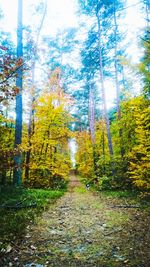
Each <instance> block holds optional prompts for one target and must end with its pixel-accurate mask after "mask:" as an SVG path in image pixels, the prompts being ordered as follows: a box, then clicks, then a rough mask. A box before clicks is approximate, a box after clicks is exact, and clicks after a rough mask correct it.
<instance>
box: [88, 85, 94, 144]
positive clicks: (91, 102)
mask: <svg viewBox="0 0 150 267" xmlns="http://www.w3.org/2000/svg"><path fill="white" fill-rule="evenodd" d="M93 89H94V88H93V84H91V85H90V91H89V125H90V133H91V140H92V144H93V145H94V144H95V111H94V92H93Z"/></svg>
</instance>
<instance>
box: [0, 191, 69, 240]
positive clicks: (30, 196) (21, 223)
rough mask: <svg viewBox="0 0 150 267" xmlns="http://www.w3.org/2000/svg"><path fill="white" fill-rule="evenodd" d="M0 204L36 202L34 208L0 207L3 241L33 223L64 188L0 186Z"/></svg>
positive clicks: (16, 234) (10, 204) (59, 195)
mask: <svg viewBox="0 0 150 267" xmlns="http://www.w3.org/2000/svg"><path fill="white" fill-rule="evenodd" d="M0 190H1V194H0V205H6V206H14V205H16V204H17V203H19V202H22V205H23V206H27V205H29V204H32V203H36V204H37V206H36V208H22V209H18V210H16V209H6V208H2V207H0V212H1V216H0V224H1V227H0V229H1V230H0V236H1V238H2V239H3V242H4V241H6V242H8V241H9V239H12V237H13V236H18V235H19V236H21V235H22V234H24V233H25V231H26V227H27V226H28V225H29V224H31V223H34V221H35V219H36V217H37V216H39V215H40V214H41V212H42V211H43V209H46V208H47V207H48V205H49V204H50V203H53V202H54V201H55V200H56V199H57V198H59V197H61V196H62V195H63V194H64V192H65V190H56V191H52V190H43V189H24V188H20V187H17V188H16V187H12V186H9V187H8V186H7V187H4V186H3V187H1V188H0Z"/></svg>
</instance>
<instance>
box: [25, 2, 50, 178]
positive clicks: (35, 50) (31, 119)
mask: <svg viewBox="0 0 150 267" xmlns="http://www.w3.org/2000/svg"><path fill="white" fill-rule="evenodd" d="M46 11H47V2H45V6H44V10H43V14H42V19H41V22H40V25H39V28H38V32H37V36H36V41H35V44H34V47H33V49H32V52H33V55H32V57H33V59H32V67H31V76H32V78H31V92H30V93H31V107H30V114H29V123H28V144H29V149H28V150H27V152H26V163H25V179H26V181H28V179H29V165H30V156H31V137H32V134H33V131H34V129H32V128H34V102H35V67H36V61H37V56H38V45H39V38H40V33H41V30H42V27H43V23H44V20H45V16H46Z"/></svg>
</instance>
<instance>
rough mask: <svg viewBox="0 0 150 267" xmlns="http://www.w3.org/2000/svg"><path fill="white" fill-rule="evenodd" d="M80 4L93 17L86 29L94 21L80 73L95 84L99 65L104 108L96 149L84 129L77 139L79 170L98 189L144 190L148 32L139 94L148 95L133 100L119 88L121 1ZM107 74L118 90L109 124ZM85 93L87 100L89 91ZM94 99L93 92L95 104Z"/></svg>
mask: <svg viewBox="0 0 150 267" xmlns="http://www.w3.org/2000/svg"><path fill="white" fill-rule="evenodd" d="M79 4H80V7H81V9H82V12H83V13H85V14H88V15H89V17H91V18H92V23H91V22H90V23H89V25H90V26H89V27H91V24H92V26H93V25H94V26H93V28H92V27H91V28H90V30H89V32H88V36H87V39H86V41H85V42H84V47H83V51H82V53H81V59H82V65H83V66H84V68H83V69H84V70H86V72H85V71H84V72H83V75H84V76H83V77H88V78H89V77H92V79H91V81H92V82H93V81H94V82H95V84H96V85H97V78H98V69H99V71H100V81H101V96H102V105H103V110H102V113H101V118H100V117H99V120H98V121H95V146H94V153H91V151H92V150H93V148H92V142H90V138H89V136H90V135H89V133H88V128H87V130H86V129H84V131H83V132H82V133H80V135H79V136H78V138H77V142H78V152H77V169H78V170H79V172H80V173H83V175H86V176H87V179H88V181H91V182H94V181H97V184H98V185H99V187H101V188H105V189H108V188H116V187H117V188H119V187H131V186H135V187H137V188H139V189H148V188H149V182H148V175H149V163H148V162H149V152H148V151H149V145H150V140H149V134H148V127H149V126H148V125H149V119H148V117H149V115H148V113H149V111H148V110H149V109H148V108H147V107H148V103H149V100H148V96H149V89H150V86H149V30H148V31H147V32H146V34H145V37H144V38H142V39H143V45H144V48H145V52H144V56H143V59H142V61H141V63H140V65H139V66H140V72H141V74H142V76H143V92H142V94H144V95H145V97H146V98H147V99H146V98H144V97H143V96H139V97H135V98H132V94H130V96H129V95H128V97H126V98H123V99H122V97H121V96H122V93H121V91H120V88H122V85H123V82H122V77H123V75H122V70H123V67H122V65H121V64H122V63H121V61H120V59H122V58H123V53H124V49H121V48H120V47H121V46H120V42H121V39H122V36H121V34H120V32H119V27H118V26H119V25H118V22H119V16H118V14H119V10H123V1H96V0H95V1H90V0H89V1H86V3H85V1H79ZM96 25H97V26H96ZM96 29H97V30H96ZM85 44H86V46H85ZM90 73H92V74H93V76H92V75H90ZM106 78H109V79H111V80H113V82H114V86H115V88H116V114H114V116H113V117H112V118H111V123H110V121H109V117H108V111H107V108H106V97H105V94H106V91H107V90H108V89H107V87H106V84H105V81H106ZM89 80H90V78H89ZM89 80H88V82H89ZM85 81H86V80H85ZM89 83H90V82H89ZM87 88H88V87H87ZM124 90H125V88H124ZM85 92H86V91H85ZM87 92H88V91H87ZM86 97H89V98H90V90H89V95H88V94H86ZM96 98H97V94H95V102H96ZM146 114H147V119H146ZM104 121H105V124H104ZM81 136H82V138H83V139H84V143H82V141H81V140H82V138H81ZM144 140H145V141H144ZM144 143H145V147H144V146H143V144H144ZM109 155H111V158H110V156H109ZM90 159H91V160H90ZM93 162H94V165H93ZM112 170H113V173H112Z"/></svg>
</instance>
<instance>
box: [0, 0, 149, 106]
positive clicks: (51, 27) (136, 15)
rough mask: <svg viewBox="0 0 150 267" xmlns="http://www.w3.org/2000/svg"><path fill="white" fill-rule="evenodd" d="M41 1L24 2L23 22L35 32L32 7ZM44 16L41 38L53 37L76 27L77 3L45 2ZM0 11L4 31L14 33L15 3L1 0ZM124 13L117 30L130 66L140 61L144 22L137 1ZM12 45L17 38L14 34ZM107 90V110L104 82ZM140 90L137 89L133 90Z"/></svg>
mask: <svg viewBox="0 0 150 267" xmlns="http://www.w3.org/2000/svg"><path fill="white" fill-rule="evenodd" d="M38 2H39V3H40V1H35V0H25V1H23V5H24V9H23V20H24V25H30V26H31V27H32V28H33V29H34V30H35V29H36V28H37V25H39V21H40V15H36V13H35V12H36V11H35V4H36V5H37V4H38ZM47 4H48V7H47V16H46V19H45V22H44V25H43V28H42V34H44V35H46V36H55V35H56V33H57V31H58V30H63V29H64V28H68V27H77V25H78V19H77V16H76V11H77V1H76V0H55V1H52V0H47ZM0 7H1V9H2V10H3V13H4V15H5V18H4V21H3V22H1V23H3V28H5V31H9V32H14V30H15V28H16V26H17V0H7V1H4V0H0ZM126 7H127V8H126V9H125V10H122V12H123V13H125V16H124V19H122V20H121V21H120V27H122V30H123V32H127V37H126V39H125V41H124V42H125V43H126V45H127V53H128V55H129V57H131V60H132V61H133V62H137V61H139V59H140V57H139V56H140V55H141V51H142V50H141V49H139V48H138V42H139V41H140V39H139V37H140V36H139V32H140V31H139V30H140V29H143V27H144V24H145V21H144V19H143V18H142V14H141V4H140V3H139V1H138V0H132V1H131V0H127V3H126ZM33 13H35V15H34V16H33V15H32V14H33ZM13 38H14V42H15V41H16V34H15V32H14V34H13ZM107 86H108V88H110V87H111V90H108V91H107V93H106V97H107V106H108V107H110V106H111V105H112V103H113V101H114V98H115V88H113V86H112V83H111V82H110V81H109V80H108V81H107ZM136 88H138V90H139V85H138V86H136Z"/></svg>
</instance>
